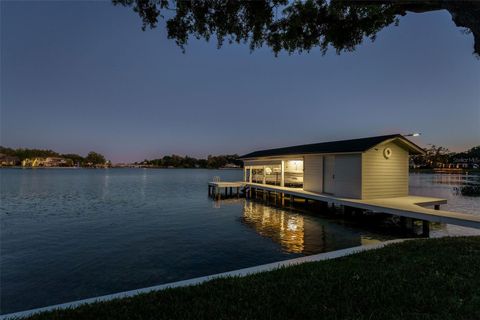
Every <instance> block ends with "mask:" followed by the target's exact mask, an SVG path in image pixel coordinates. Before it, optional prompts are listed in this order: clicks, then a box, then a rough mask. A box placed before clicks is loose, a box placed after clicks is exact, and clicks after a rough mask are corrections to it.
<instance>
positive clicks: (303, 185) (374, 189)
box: [241, 134, 424, 199]
mask: <svg viewBox="0 0 480 320" xmlns="http://www.w3.org/2000/svg"><path fill="white" fill-rule="evenodd" d="M423 153H424V151H423V149H422V148H420V147H419V146H417V145H416V144H414V143H413V142H411V141H410V140H408V139H407V138H405V137H404V136H403V135H400V134H393V135H385V136H376V137H369V138H361V139H353V140H342V141H331V142H322V143H314V144H305V145H298V146H292V147H284V148H277V149H269V150H260V151H255V152H252V153H249V154H246V155H244V156H242V157H241V159H242V160H243V162H244V182H246V183H256V184H263V185H272V186H280V187H290V188H299V189H302V190H305V191H310V192H315V193H320V194H328V195H331V196H334V197H341V198H351V199H377V198H391V197H404V196H408V164H409V155H418V154H423Z"/></svg>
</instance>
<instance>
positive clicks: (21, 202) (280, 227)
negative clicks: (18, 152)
mask: <svg viewBox="0 0 480 320" xmlns="http://www.w3.org/2000/svg"><path fill="white" fill-rule="evenodd" d="M213 176H220V177H221V178H222V180H240V179H241V177H242V172H241V171H239V170H182V169H173V170H168V169H158V170H156V169H108V170H86V169H38V170H21V169H18V170H16V169H6V170H0V179H1V185H0V186H1V205H0V218H1V220H0V228H1V229H0V231H1V236H0V240H1V243H0V246H1V247H0V249H1V251H0V252H1V269H0V270H1V272H0V289H1V291H0V292H1V301H0V302H1V304H0V307H1V309H0V310H1V313H9V312H14V311H19V310H25V309H30V308H35V307H42V306H46V305H51V304H57V303H62V302H67V301H72V300H77V299H82V298H87V297H93V296H98V295H104V294H109V293H114V292H119V291H125V290H131V289H135V288H142V287H146V286H152V285H156V284H161V283H166V282H171V281H177V280H182V279H187V278H192V277H198V276H202V275H208V274H213V273H218V272H224V271H228V270H234V269H239V268H244V267H249V266H254V265H258V264H264V263H268V262H273V261H278V260H284V259H290V258H295V257H298V256H301V255H308V254H315V253H320V252H326V251H331V250H336V249H341V248H347V247H352V246H357V245H360V244H365V243H371V242H376V241H382V240H388V239H392V238H398V237H402V236H403V235H401V234H399V233H398V232H396V231H395V230H394V229H392V228H391V227H387V226H384V225H383V224H378V225H376V224H373V225H372V224H371V223H365V222H363V223H362V222H359V221H354V220H342V218H341V217H338V216H337V217H335V216H331V215H330V216H328V215H323V214H320V213H319V212H313V211H305V210H291V209H285V208H276V207H272V206H267V205H264V204H262V203H260V202H257V201H247V200H245V199H229V200H222V201H218V202H216V201H213V200H212V199H210V198H208V197H207V182H208V181H210V180H211V179H212V177H213ZM476 178H477V176H464V175H455V176H454V175H429V174H416V175H411V193H413V194H422V195H430V196H440V197H445V198H447V199H448V200H449V205H448V206H447V208H448V209H451V210H456V211H463V212H475V213H476V214H480V213H478V211H479V208H480V198H469V197H462V196H458V195H455V194H454V193H453V192H452V188H453V186H455V185H460V184H464V183H466V182H468V181H476ZM476 232H478V231H476V230H472V229H467V228H460V227H453V226H443V225H435V226H434V227H433V230H432V234H433V235H437V236H438V235H443V234H472V233H476Z"/></svg>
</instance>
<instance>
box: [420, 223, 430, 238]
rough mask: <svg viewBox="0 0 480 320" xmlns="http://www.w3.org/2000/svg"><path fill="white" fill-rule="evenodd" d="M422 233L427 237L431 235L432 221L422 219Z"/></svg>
mask: <svg viewBox="0 0 480 320" xmlns="http://www.w3.org/2000/svg"><path fill="white" fill-rule="evenodd" d="M422 235H423V236H425V237H429V236H430V222H429V221H427V220H423V221H422Z"/></svg>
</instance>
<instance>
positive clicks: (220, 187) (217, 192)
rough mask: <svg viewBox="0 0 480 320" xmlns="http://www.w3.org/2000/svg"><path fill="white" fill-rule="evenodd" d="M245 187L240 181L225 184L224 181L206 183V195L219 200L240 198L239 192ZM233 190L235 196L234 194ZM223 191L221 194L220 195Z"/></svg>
mask: <svg viewBox="0 0 480 320" xmlns="http://www.w3.org/2000/svg"><path fill="white" fill-rule="evenodd" d="M244 187H245V183H244V182H242V181H237V182H226V181H212V182H209V183H208V195H209V196H211V197H213V198H215V199H219V198H220V197H222V195H223V196H224V197H229V196H230V197H232V196H236V197H237V198H239V197H240V192H241V191H242V189H243V188H244ZM234 189H235V194H234ZM222 191H223V194H222Z"/></svg>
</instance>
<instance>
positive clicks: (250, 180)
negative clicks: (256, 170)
mask: <svg viewBox="0 0 480 320" xmlns="http://www.w3.org/2000/svg"><path fill="white" fill-rule="evenodd" d="M249 170H250V171H249V172H250V174H249V175H248V182H250V183H252V167H250V168H249Z"/></svg>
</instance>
